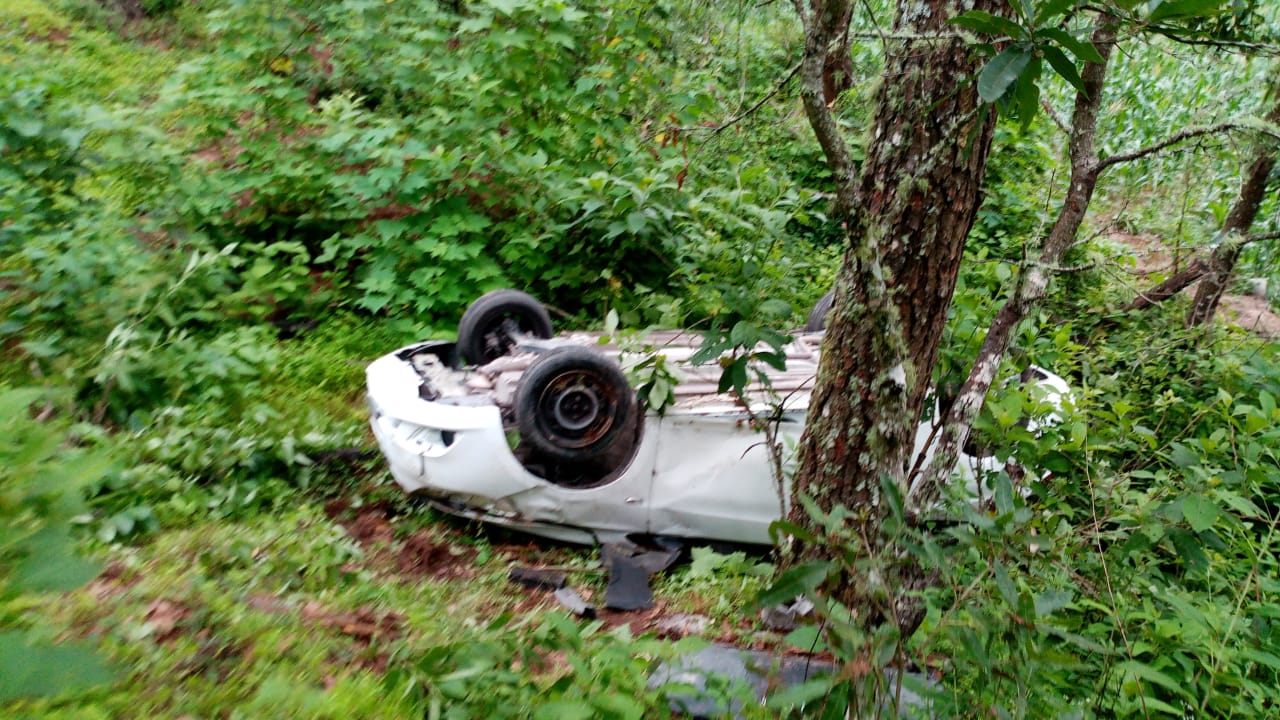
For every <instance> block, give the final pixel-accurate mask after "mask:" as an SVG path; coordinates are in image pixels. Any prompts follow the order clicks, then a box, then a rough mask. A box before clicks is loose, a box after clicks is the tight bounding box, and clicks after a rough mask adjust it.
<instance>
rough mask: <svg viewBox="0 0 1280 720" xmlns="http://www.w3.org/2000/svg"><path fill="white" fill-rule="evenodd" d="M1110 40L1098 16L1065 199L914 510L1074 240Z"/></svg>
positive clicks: (1000, 316)
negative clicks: (1098, 58) (1096, 57)
mask: <svg viewBox="0 0 1280 720" xmlns="http://www.w3.org/2000/svg"><path fill="white" fill-rule="evenodd" d="M1115 37H1116V23H1115V20H1114V19H1112V18H1109V17H1106V16H1102V17H1100V18H1099V20H1098V24H1097V25H1096V26H1095V29H1094V32H1093V36H1092V38H1091V40H1092V42H1093V44H1094V46H1095V47H1096V48H1097V50H1098V53H1099V54H1100V55H1101V56H1102V62H1100V63H1086V64H1085V66H1084V71H1083V72H1082V73H1081V80H1082V81H1083V85H1084V89H1083V91H1081V92H1078V93H1077V94H1076V101H1075V109H1074V111H1073V113H1072V117H1071V137H1070V140H1069V148H1068V154H1069V156H1070V161H1071V180H1070V185H1069V186H1068V189H1067V196H1066V198H1065V199H1064V200H1063V204H1062V207H1061V208H1060V210H1059V211H1058V217H1057V219H1056V220H1055V221H1054V224H1053V228H1052V229H1051V230H1050V231H1049V236H1048V237H1047V238H1046V239H1045V240H1044V242H1043V245H1042V246H1041V247H1040V248H1035V247H1030V248H1028V252H1027V261H1026V262H1025V263H1024V264H1023V268H1022V271H1021V273H1020V274H1019V276H1018V279H1017V283H1016V285H1015V287H1014V290H1013V293H1012V294H1011V296H1010V297H1009V299H1008V300H1007V301H1006V302H1005V304H1004V305H1003V306H1002V307H1001V308H1000V310H999V312H997V313H996V317H995V320H993V321H992V323H991V326H990V327H989V328H988V329H987V336H986V338H985V339H984V340H983V343H982V348H981V350H979V351H978V356H977V358H976V359H975V360H974V363H973V367H972V368H971V369H970V370H969V376H968V378H967V379H966V380H965V382H964V384H963V385H962V386H961V387H960V392H959V394H958V395H957V396H956V400H955V402H954V403H952V405H951V408H950V410H949V411H948V412H947V417H946V423H945V426H944V428H943V430H942V433H941V435H940V437H939V440H938V442H937V445H936V446H935V449H934V456H933V460H932V461H931V463H930V464H929V465H928V467H926V468H924V477H923V478H922V479H921V480H920V481H918V482H915V483H914V484H913V487H912V490H911V503H910V504H911V507H912V509H913V510H915V511H917V512H918V511H921V510H922V509H924V508H927V507H929V506H930V505H932V504H933V503H934V502H936V501H937V499H938V496H939V493H940V491H941V488H942V487H943V485H944V484H945V483H946V481H947V478H948V477H949V476H950V475H951V471H952V469H953V468H954V467H955V462H956V459H957V458H958V457H959V453H960V448H962V447H964V444H965V443H966V442H967V441H968V439H969V432H970V429H971V428H972V427H973V421H974V419H975V418H976V417H977V415H978V411H979V410H980V409H981V408H982V403H983V401H984V400H985V399H986V396H987V391H989V390H990V389H991V384H992V383H993V382H994V381H995V376H996V370H997V369H998V368H999V367H1000V363H1001V362H1002V361H1003V360H1004V357H1005V355H1006V354H1007V353H1008V351H1009V346H1010V344H1011V343H1012V342H1013V335H1014V332H1015V331H1016V330H1017V328H1018V325H1019V324H1021V323H1022V321H1023V320H1025V319H1026V317H1027V315H1028V314H1029V313H1030V312H1031V310H1032V309H1033V308H1034V307H1035V306H1036V304H1037V303H1039V302H1040V300H1041V299H1042V298H1043V297H1044V296H1045V293H1046V291H1047V290H1048V287H1049V280H1050V279H1051V277H1052V273H1053V267H1054V266H1055V265H1056V264H1057V263H1058V261H1059V260H1060V259H1061V257H1062V254H1063V253H1065V252H1066V251H1067V249H1068V248H1070V247H1071V245H1072V243H1074V242H1075V239H1076V235H1077V233H1078V232H1079V230H1080V225H1081V223H1083V222H1084V217H1085V213H1086V211H1088V209H1089V202H1090V201H1091V200H1092V198H1093V191H1094V189H1095V188H1096V187H1097V184H1098V176H1099V173H1100V172H1101V169H1102V167H1103V163H1102V161H1100V160H1099V158H1098V156H1097V154H1096V151H1095V150H1094V143H1095V140H1096V138H1097V127H1098V113H1099V111H1100V110H1101V108H1102V92H1103V88H1104V86H1105V84H1106V76H1107V62H1108V60H1109V59H1110V56H1111V50H1112V45H1113V44H1114V41H1115Z"/></svg>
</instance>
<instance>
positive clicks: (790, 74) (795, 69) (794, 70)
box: [678, 61, 804, 135]
mask: <svg viewBox="0 0 1280 720" xmlns="http://www.w3.org/2000/svg"><path fill="white" fill-rule="evenodd" d="M803 65H804V63H803V61H802V62H798V63H796V64H795V65H793V66H792V67H791V69H790V70H788V71H787V74H786V75H785V76H784V77H783V78H782V79H781V80H779V81H778V83H777V84H776V85H774V86H773V89H772V90H770V91H769V92H767V93H765V94H764V95H763V96H762V97H761V98H760V99H759V100H757V101H756V102H755V103H754V104H752V105H751V107H749V108H747V109H746V110H743V111H742V112H740V113H738V114H737V115H734V116H733V117H731V118H729V119H728V120H725V121H724V122H723V123H721V124H720V125H716V126H715V127H698V126H696V125H695V126H692V127H680V128H678V129H679V130H680V131H681V132H695V131H710V132H711V134H712V135H719V134H720V133H722V132H724V131H725V130H727V129H729V128H731V127H733V126H734V125H737V124H738V123H739V122H742V121H743V120H744V119H746V118H747V116H749V115H751V114H753V113H755V111H757V110H759V109H760V108H762V107H764V104H765V103H767V102H769V101H770V100H772V99H773V98H775V97H777V95H778V93H780V92H782V89H783V88H785V87H786V86H787V84H788V83H790V82H791V81H792V80H793V79H795V76H796V74H798V73H799V72H800V68H801V67H802V66H803Z"/></svg>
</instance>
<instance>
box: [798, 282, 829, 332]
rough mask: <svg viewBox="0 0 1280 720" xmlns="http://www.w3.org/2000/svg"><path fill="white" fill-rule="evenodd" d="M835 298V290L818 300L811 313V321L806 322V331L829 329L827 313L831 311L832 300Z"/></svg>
mask: <svg viewBox="0 0 1280 720" xmlns="http://www.w3.org/2000/svg"><path fill="white" fill-rule="evenodd" d="M835 298H836V291H835V290H832V291H831V292H829V293H827V294H826V295H823V296H822V297H820V298H818V302H817V303H815V304H814V306H813V310H812V311H811V312H810V313H809V321H808V322H806V323H805V324H804V331H805V332H822V331H823V330H826V329H827V315H828V314H829V313H830V312H831V301H832V300H835Z"/></svg>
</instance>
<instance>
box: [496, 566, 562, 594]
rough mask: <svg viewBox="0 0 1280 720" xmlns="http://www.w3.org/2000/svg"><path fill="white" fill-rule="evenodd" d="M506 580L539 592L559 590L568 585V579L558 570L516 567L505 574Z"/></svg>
mask: <svg viewBox="0 0 1280 720" xmlns="http://www.w3.org/2000/svg"><path fill="white" fill-rule="evenodd" d="M507 579H508V580H510V581H511V582H513V583H517V584H520V585H523V586H525V587H527V588H537V589H541V590H559V589H560V588H562V587H564V586H565V584H567V583H568V581H569V580H568V577H567V576H566V575H565V574H564V573H563V572H560V571H559V570H543V569H539V568H531V567H524V566H522V565H516V566H514V567H512V568H511V570H510V571H508V572H507Z"/></svg>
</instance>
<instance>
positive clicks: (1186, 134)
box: [1096, 120, 1276, 171]
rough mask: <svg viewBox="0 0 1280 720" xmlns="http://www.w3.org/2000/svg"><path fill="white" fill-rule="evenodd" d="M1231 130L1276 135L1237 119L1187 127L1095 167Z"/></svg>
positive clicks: (1103, 160) (1102, 161)
mask: <svg viewBox="0 0 1280 720" xmlns="http://www.w3.org/2000/svg"><path fill="white" fill-rule="evenodd" d="M1231 130H1256V131H1258V132H1261V133H1263V134H1265V135H1270V136H1273V137H1274V136H1276V133H1275V132H1274V131H1272V130H1266V129H1263V128H1259V127H1256V126H1253V125H1246V124H1244V123H1241V122H1239V121H1237V120H1228V121H1227V122H1222V123H1218V124H1217V125H1209V126H1207V127H1196V128H1187V129H1186V130H1183V131H1181V132H1177V133H1174V134H1173V135H1170V136H1169V137H1167V138H1165V139H1164V140H1161V141H1160V142H1158V143H1154V144H1152V145H1148V146H1146V147H1143V148H1138V149H1137V150H1134V151H1132V152H1127V153H1120V154H1118V155H1112V156H1110V157H1106V158H1102V159H1101V160H1099V161H1098V165H1097V168H1096V169H1097V170H1099V171H1101V170H1105V169H1106V168H1109V167H1111V166H1112V165H1118V164H1120V163H1125V162H1132V161H1134V160H1138V159H1140V158H1144V157H1147V156H1148V155H1153V154H1155V153H1158V152H1160V151H1161V150H1164V149H1165V148H1167V147H1169V146H1171V145H1177V144H1178V143H1180V142H1184V141H1186V140H1191V139H1193V138H1198V137H1203V136H1205V135H1216V134H1218V133H1224V132H1228V131H1231Z"/></svg>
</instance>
